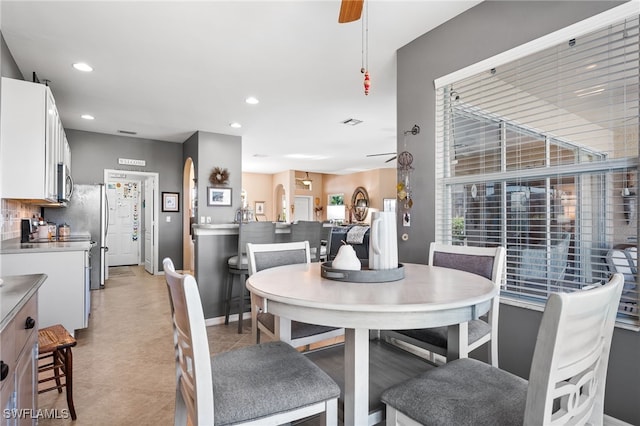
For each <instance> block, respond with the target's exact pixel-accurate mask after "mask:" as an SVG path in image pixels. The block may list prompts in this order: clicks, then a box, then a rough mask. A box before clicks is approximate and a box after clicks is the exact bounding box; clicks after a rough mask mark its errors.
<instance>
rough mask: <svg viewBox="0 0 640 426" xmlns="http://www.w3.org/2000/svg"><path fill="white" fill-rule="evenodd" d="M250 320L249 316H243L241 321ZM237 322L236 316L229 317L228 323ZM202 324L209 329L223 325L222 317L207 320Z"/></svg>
mask: <svg viewBox="0 0 640 426" xmlns="http://www.w3.org/2000/svg"><path fill="white" fill-rule="evenodd" d="M247 318H251V314H244V316H243V319H245V320H246V319H247ZM233 321H238V314H231V315H229V322H233ZM204 324H205V325H206V326H207V327H209V326H212V325H221V324H224V315H222V316H220V317H215V318H207V319H206V320H204Z"/></svg>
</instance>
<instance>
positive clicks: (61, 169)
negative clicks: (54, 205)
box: [58, 163, 73, 203]
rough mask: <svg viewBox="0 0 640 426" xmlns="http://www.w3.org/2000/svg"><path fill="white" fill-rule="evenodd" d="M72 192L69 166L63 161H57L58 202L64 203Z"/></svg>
mask: <svg viewBox="0 0 640 426" xmlns="http://www.w3.org/2000/svg"><path fill="white" fill-rule="evenodd" d="M71 194H73V179H71V173H70V170H69V166H67V165H66V164H64V163H58V202H59V203H66V202H67V201H69V199H70V198H71Z"/></svg>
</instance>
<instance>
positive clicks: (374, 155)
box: [367, 152, 396, 157]
mask: <svg viewBox="0 0 640 426" xmlns="http://www.w3.org/2000/svg"><path fill="white" fill-rule="evenodd" d="M381 155H396V153H395V152H383V153H380V154H367V157H380V156H381Z"/></svg>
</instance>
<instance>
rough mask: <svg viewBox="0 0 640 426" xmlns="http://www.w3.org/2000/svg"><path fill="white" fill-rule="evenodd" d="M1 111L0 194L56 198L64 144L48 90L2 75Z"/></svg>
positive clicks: (28, 197)
mask: <svg viewBox="0 0 640 426" xmlns="http://www.w3.org/2000/svg"><path fill="white" fill-rule="evenodd" d="M0 112H1V117H0V120H1V122H2V126H1V131H0V162H1V163H0V164H1V165H2V171H1V173H2V183H3V184H2V192H1V194H0V195H1V197H2V198H13V199H27V200H34V202H35V203H37V202H38V201H42V204H44V203H46V202H57V201H58V184H57V172H58V163H61V162H64V161H65V150H66V149H67V148H66V147H65V140H66V137H65V134H64V128H63V126H62V122H61V121H60V117H59V115H58V110H57V108H56V104H55V100H54V98H53V95H52V93H51V90H50V89H49V87H47V86H45V85H43V84H37V83H31V82H28V81H23V80H15V79H11V78H4V77H3V78H2V105H1V106H0ZM68 157H69V161H70V155H69V156H68ZM68 165H69V166H70V164H68Z"/></svg>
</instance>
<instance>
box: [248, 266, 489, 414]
mask: <svg viewBox="0 0 640 426" xmlns="http://www.w3.org/2000/svg"><path fill="white" fill-rule="evenodd" d="M403 269H404V278H403V279H401V280H398V281H389V282H380V283H357V282H345V281H336V280H331V279H327V278H323V277H322V276H321V271H320V263H311V264H296V265H287V266H280V267H276V268H270V269H264V270H262V271H260V272H257V273H255V274H254V275H252V276H250V277H249V278H248V280H247V288H248V289H249V291H251V292H252V293H253V294H254V295H255V296H259V297H261V298H263V299H264V300H265V308H266V310H267V311H268V312H271V313H272V314H274V315H278V316H280V317H281V318H286V319H288V320H295V321H301V322H306V323H312V324H320V325H326V326H334V327H342V328H344V329H345V347H344V351H345V355H344V358H345V377H344V380H345V389H344V424H345V425H366V424H369V420H370V419H369V330H398V329H413V328H429V327H437V326H451V327H449V349H450V351H451V350H453V351H454V352H455V350H456V347H457V345H458V344H459V343H458V342H459V339H461V338H464V339H466V336H467V322H468V321H470V320H473V319H477V318H478V317H479V316H481V315H483V314H485V313H486V312H487V311H488V310H489V307H490V304H491V299H492V298H493V297H495V296H496V295H497V294H498V292H499V288H498V287H497V286H495V285H494V283H493V282H492V281H491V280H489V279H486V278H484V277H481V276H479V275H476V274H472V273H469V272H464V271H460V270H456V269H448V268H442V267H437V266H428V265H420V264H404V265H403ZM288 323H289V321H281V327H283V324H288ZM283 333H285V331H284V330H283Z"/></svg>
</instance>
